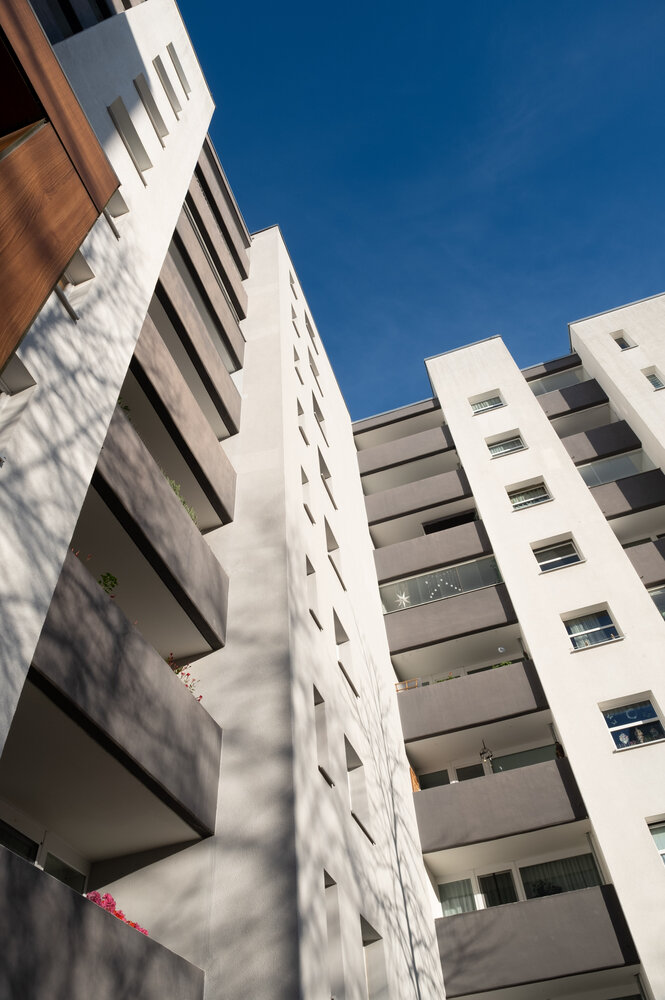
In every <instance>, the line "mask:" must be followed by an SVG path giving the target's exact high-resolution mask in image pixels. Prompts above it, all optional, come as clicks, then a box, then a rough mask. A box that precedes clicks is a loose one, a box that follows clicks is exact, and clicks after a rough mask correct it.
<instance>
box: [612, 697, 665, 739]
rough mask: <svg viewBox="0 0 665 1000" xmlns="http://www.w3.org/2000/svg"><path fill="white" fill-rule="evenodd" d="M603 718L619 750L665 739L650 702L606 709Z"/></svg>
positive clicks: (664, 733) (639, 702)
mask: <svg viewBox="0 0 665 1000" xmlns="http://www.w3.org/2000/svg"><path fill="white" fill-rule="evenodd" d="M603 718H604V719H605V722H606V723H607V728H608V729H609V731H610V733H611V735H612V739H613V740H614V746H615V747H616V749H617V750H625V749H626V748H627V747H637V746H641V744H643V743H653V742H654V740H662V739H665V730H663V726H662V723H661V721H660V719H659V718H658V713H657V712H656V710H655V708H654V707H653V705H652V703H651V702H650V701H636V702H634V703H633V704H632V705H619V706H618V707H617V708H610V709H605V710H604V711H603Z"/></svg>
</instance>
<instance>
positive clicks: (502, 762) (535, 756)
mask: <svg viewBox="0 0 665 1000" xmlns="http://www.w3.org/2000/svg"><path fill="white" fill-rule="evenodd" d="M555 758H556V744H554V743H548V744H547V745H546V746H544V747H534V748H533V749H532V750H518V751H517V752H516V753H506V754H502V755H501V756H500V757H493V758H492V773H493V774H500V773H501V772H502V771H515V770H516V769H517V768H520V767H531V766H532V765H533V764H542V762H543V761H545V760H555Z"/></svg>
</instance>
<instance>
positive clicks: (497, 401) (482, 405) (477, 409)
mask: <svg viewBox="0 0 665 1000" xmlns="http://www.w3.org/2000/svg"><path fill="white" fill-rule="evenodd" d="M469 402H470V403H471V409H472V410H473V412H474V413H484V412H485V410H496V409H497V407H499V406H503V405H504V403H503V400H502V399H501V396H500V395H499V394H498V393H494V394H492V395H491V396H484V397H483V398H482V399H477V400H476V401H475V402H473V401H472V400H469Z"/></svg>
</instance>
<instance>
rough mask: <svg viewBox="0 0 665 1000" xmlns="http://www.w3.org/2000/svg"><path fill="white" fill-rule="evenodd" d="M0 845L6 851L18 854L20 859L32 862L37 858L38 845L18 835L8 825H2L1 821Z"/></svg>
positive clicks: (0, 821)
mask: <svg viewBox="0 0 665 1000" xmlns="http://www.w3.org/2000/svg"><path fill="white" fill-rule="evenodd" d="M0 844H2V846H3V847H6V848H7V849H8V850H10V851H13V853H14V854H18V856H19V857H20V858H25V859H26V861H34V860H35V858H36V857H37V847H38V845H37V844H36V843H35V842H34V840H30V838H29V837H26V836H25V835H24V834H22V833H19V832H18V830H15V829H14V827H13V826H10V825H9V823H3V821H2V820H1V819H0Z"/></svg>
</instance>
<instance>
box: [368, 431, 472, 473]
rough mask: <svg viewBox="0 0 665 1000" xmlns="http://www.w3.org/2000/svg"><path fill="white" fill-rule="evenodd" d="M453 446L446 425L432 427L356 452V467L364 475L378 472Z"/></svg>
mask: <svg viewBox="0 0 665 1000" xmlns="http://www.w3.org/2000/svg"><path fill="white" fill-rule="evenodd" d="M454 447H455V445H454V442H453V439H452V436H451V433H450V431H449V430H448V428H447V427H445V426H442V427H432V428H431V429H430V430H428V431H420V433H419V434H410V435H409V436H408V437H403V438H398V439H397V441H388V442H387V443H386V444H379V445H376V446H375V447H374V448H366V449H365V450H364V451H360V452H358V467H359V469H360V474H361V475H365V474H366V473H368V472H379V471H381V470H382V469H390V468H392V466H394V465H402V464H403V463H405V462H412V461H414V460H415V459H418V458H427V457H428V456H429V455H436V454H438V453H439V452H443V451H450V449H451V448H454Z"/></svg>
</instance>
